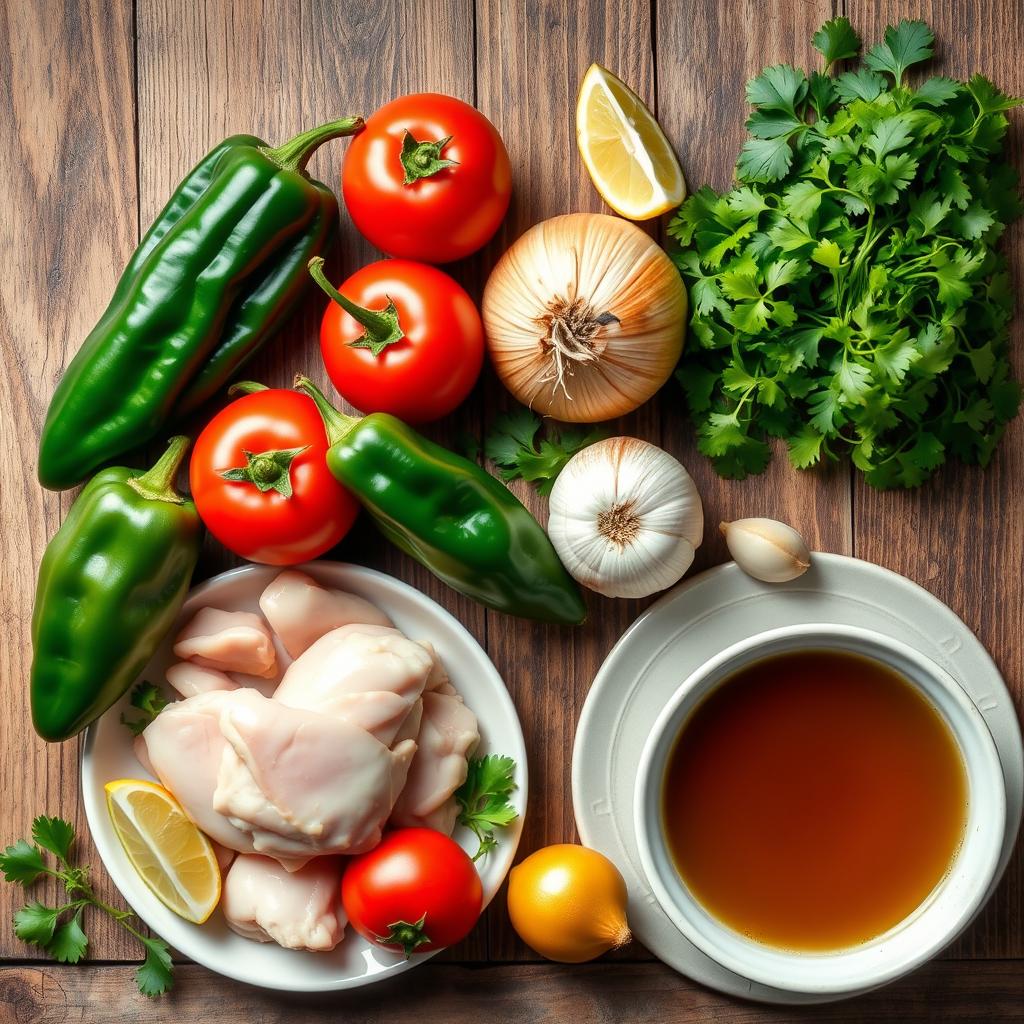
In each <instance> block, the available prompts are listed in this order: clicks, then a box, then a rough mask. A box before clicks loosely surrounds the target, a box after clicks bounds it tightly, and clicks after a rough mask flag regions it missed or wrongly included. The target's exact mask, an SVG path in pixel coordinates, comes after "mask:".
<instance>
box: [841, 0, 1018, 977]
mask: <svg viewBox="0 0 1024 1024" xmlns="http://www.w3.org/2000/svg"><path fill="white" fill-rule="evenodd" d="M846 13H847V15H848V16H849V18H850V19H851V21H852V22H853V24H854V26H855V27H856V28H857V30H858V31H859V32H860V33H861V35H862V36H863V38H864V41H865V46H870V45H873V44H874V42H875V41H876V40H879V39H880V38H881V37H882V33H883V31H884V28H885V26H886V25H889V24H895V23H896V22H898V21H899V20H900V19H901V18H923V19H924V20H925V21H926V22H928V24H929V25H930V26H931V28H932V30H933V31H934V33H935V36H936V40H937V46H936V60H935V61H933V62H932V64H931V65H929V67H928V70H927V72H926V74H946V75H951V76H953V77H955V78H961V79H964V78H969V77H970V76H971V75H973V74H974V73H975V72H977V71H979V70H980V71H983V72H984V74H985V75H987V76H988V77H989V78H991V79H992V80H993V81H994V82H995V83H996V84H997V85H998V86H999V87H1000V88H1001V89H1002V90H1003V91H1004V92H1007V93H1009V94H1010V95H1013V96H1022V95H1024V66H1022V64H1021V60H1020V54H1019V52H1017V48H1016V46H1007V45H1006V44H1007V41H1008V40H1011V39H1012V40H1016V41H1019V40H1021V39H1022V38H1024V5H1022V4H1020V3H999V2H994V0H960V2H958V3H956V4H952V3H937V2H923V3H893V2H886V3H875V2H873V0H872V2H850V0H847V4H846ZM1010 121H1011V128H1010V133H1009V156H1010V161H1011V163H1013V164H1014V166H1016V167H1018V168H1020V167H1022V166H1024V118H1022V117H1021V112H1020V110H1015V111H1012V112H1011V113H1010ZM1004 244H1005V247H1006V250H1007V252H1008V254H1009V260H1010V267H1011V270H1012V273H1013V274H1014V280H1015V284H1016V286H1017V288H1018V294H1019V289H1020V287H1021V284H1022V282H1024V276H1022V257H1024V230H1022V224H1021V222H1020V221H1018V222H1017V223H1016V224H1015V225H1013V226H1012V227H1011V229H1010V230H1009V231H1008V232H1007V235H1006V240H1005V243H1004ZM1012 331H1013V334H1012V351H1013V355H1014V360H1015V363H1016V370H1017V376H1018V379H1019V378H1020V376H1021V374H1022V372H1024V360H1022V358H1021V353H1020V345H1021V341H1022V339H1024V329H1022V324H1021V320H1020V317H1019V315H1018V317H1017V319H1016V320H1015V322H1014V325H1013V328H1012ZM1022 494H1024V419H1021V418H1020V417H1018V418H1017V419H1016V420H1014V421H1013V422H1012V423H1011V424H1010V426H1009V429H1008V430H1007V432H1006V437H1005V438H1004V440H1003V442H1002V444H1001V445H1000V446H999V449H998V451H997V452H996V455H995V457H994V458H993V460H992V463H991V465H989V466H988V467H987V468H985V469H981V468H978V467H966V466H963V465H961V464H960V463H952V464H950V465H947V466H945V467H943V469H941V470H940V471H939V472H938V473H937V474H936V475H935V476H934V477H933V479H932V480H930V481H929V482H928V483H927V484H926V485H925V486H924V487H922V488H920V489H918V490H914V491H882V492H880V491H876V490H874V489H873V488H871V487H868V486H866V485H865V484H864V483H863V482H861V481H860V480H858V481H857V484H856V489H855V492H854V511H855V536H854V550H855V553H856V555H857V556H858V557H859V558H864V559H867V560H868V561H869V562H877V563H879V564H881V565H884V566H887V567H888V568H890V569H894V570H896V572H899V573H902V574H903V575H905V576H909V577H910V578H911V579H912V580H915V581H916V582H918V583H920V584H921V585H922V586H924V587H926V588H927V589H928V590H930V591H931V592H932V593H933V594H935V595H936V597H938V598H939V599H940V600H942V601H945V602H946V604H948V605H949V606H950V607H951V608H952V609H953V610H954V611H955V612H957V614H959V615H960V616H961V617H962V618H963V620H964V621H965V622H966V623H967V626H968V627H969V628H970V629H971V630H973V631H974V632H975V633H976V634H977V635H978V637H979V638H980V639H981V641H982V643H983V644H985V646H986V647H987V648H988V650H989V651H990V652H991V653H992V655H993V657H994V658H995V660H996V662H997V664H998V665H999V667H1000V669H1001V670H1002V672H1003V674H1004V676H1005V677H1006V681H1007V683H1008V684H1009V687H1010V690H1011V692H1012V694H1013V696H1014V699H1015V701H1016V707H1017V711H1018V715H1019V714H1020V709H1021V707H1022V706H1024V644H1022V639H1024V578H1022V575H1021V566H1024V519H1022V517H1021V515H1020V507H1021V506H1020V502H1021V496H1022ZM953 955H963V956H990V957H1002V956H1014V957H1020V956H1024V857H1022V855H1021V846H1020V844H1019V843H1018V845H1017V849H1016V853H1015V856H1014V859H1013V861H1012V863H1011V865H1010V867H1009V869H1008V870H1007V873H1006V876H1005V878H1004V880H1003V883H1002V886H1001V888H1000V889H999V892H998V894H997V895H996V897H995V898H994V899H993V900H992V901H991V903H990V904H989V905H988V907H987V908H986V909H985V911H984V912H983V913H982V915H981V917H980V918H979V919H978V921H976V922H975V924H974V925H973V926H972V927H971V928H970V930H969V931H968V932H967V934H966V935H965V936H964V937H963V938H962V939H961V940H960V942H959V943H958V944H957V946H956V947H955V949H954V950H953Z"/></svg>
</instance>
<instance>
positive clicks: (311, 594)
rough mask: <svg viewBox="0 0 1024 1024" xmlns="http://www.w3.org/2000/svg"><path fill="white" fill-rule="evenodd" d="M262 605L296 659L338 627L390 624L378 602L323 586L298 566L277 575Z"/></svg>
mask: <svg viewBox="0 0 1024 1024" xmlns="http://www.w3.org/2000/svg"><path fill="white" fill-rule="evenodd" d="M260 608H261V610H262V611H263V614H264V615H265V616H266V617H267V622H269V623H270V626H271V628H272V629H273V630H274V632H275V633H276V634H277V635H278V636H279V637H280V638H281V643H283V644H284V649H285V650H286V651H287V652H288V653H289V654H290V655H291V656H292V657H293V658H297V657H298V656H299V655H300V654H302V653H303V652H304V651H305V650H306V649H307V648H308V647H310V646H311V645H312V643H313V641H314V640H317V639H318V638H319V637H322V636H323V635H324V634H325V633H329V632H330V631H331V630H332V629H337V628H338V626H345V625H348V624H349V623H351V622H358V623H368V624H373V625H378V626H390V625H391V620H390V619H389V618H388V617H387V616H386V615H385V614H384V613H383V612H382V611H381V610H380V609H379V608H378V607H377V606H376V605H372V604H370V602H369V601H364V600H363V598H361V597H357V596H356V595H355V594H349V593H347V592H346V591H344V590H328V589H327V588H326V587H321V586H320V584H319V583H317V582H316V580H314V579H312V578H311V577H309V576H307V575H306V574H305V573H304V572H297V571H296V570H295V569H286V570H285V571H284V572H283V573H281V574H280V575H279V576H277V577H275V579H274V581H273V582H272V583H271V584H270V585H269V586H268V587H267V589H266V590H264V591H263V593H262V595H261V596H260Z"/></svg>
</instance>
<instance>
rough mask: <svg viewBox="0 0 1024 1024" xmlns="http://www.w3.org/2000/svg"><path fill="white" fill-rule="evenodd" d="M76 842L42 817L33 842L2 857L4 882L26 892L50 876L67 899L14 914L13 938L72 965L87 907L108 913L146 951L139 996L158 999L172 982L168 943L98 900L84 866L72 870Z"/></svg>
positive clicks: (82, 939) (81, 948)
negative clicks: (49, 860) (49, 858)
mask: <svg viewBox="0 0 1024 1024" xmlns="http://www.w3.org/2000/svg"><path fill="white" fill-rule="evenodd" d="M74 841H75V833H74V829H73V828H72V827H71V825H70V824H69V823H68V822H66V821H64V820H63V819H62V818H49V817H46V816H45V815H40V816H39V817H38V818H36V819H35V821H33V822H32V843H29V842H28V841H27V840H25V839H19V840H18V841H17V842H16V843H14V844H13V845H12V846H8V847H7V849H6V850H4V852H3V853H2V854H0V871H2V872H3V875H4V878H5V879H6V880H7V881H8V882H16V883H17V884H18V885H21V886H23V887H25V888H27V887H28V886H30V885H32V884H33V883H34V882H36V881H38V879H40V878H42V877H43V876H44V875H49V876H50V877H51V878H56V879H57V880H58V881H59V882H61V883H62V884H63V886H64V892H65V895H66V896H67V897H68V901H67V902H66V903H63V904H61V905H59V906H56V907H48V906H46V905H45V904H44V903H41V902H39V901H38V900H32V901H31V902H29V903H27V904H26V905H25V906H24V907H22V908H21V910H19V911H18V912H17V913H16V914H15V915H14V934H15V935H17V936H18V938H19V939H21V940H22V941H24V942H30V943H32V944H33V945H36V946H39V947H40V948H41V949H43V950H45V951H46V952H47V953H49V955H50V956H51V957H53V959H54V960H58V961H60V962H61V963H65V964H76V963H78V961H79V960H81V959H82V957H84V956H85V953H86V950H87V949H88V946H89V939H88V937H87V936H86V934H85V931H84V930H83V929H82V914H83V912H84V911H85V908H86V907H95V908H97V909H98V910H102V911H103V912H104V913H106V914H109V915H110V916H111V917H112V918H113V919H114V920H115V921H117V923H118V924H120V925H121V926H122V927H123V928H125V929H126V930H127V931H129V932H131V934H132V935H134V936H135V938H137V939H138V940H139V942H141V943H142V945H143V946H144V947H145V950H146V959H145V961H144V962H143V964H142V965H141V966H140V967H139V969H138V970H137V971H136V972H135V981H136V983H137V984H138V986H139V991H140V992H141V993H142V994H143V995H145V996H158V995H162V994H163V993H164V992H166V991H167V990H168V989H169V988H170V987H171V985H172V984H173V981H174V979H173V971H174V968H173V966H172V965H171V954H170V950H169V948H168V946H167V943H166V942H164V941H163V940H162V939H158V938H156V937H153V938H150V937H149V936H147V935H143V934H142V932H140V931H139V930H138V929H137V928H135V926H134V925H133V924H132V923H131V921H132V920H133V918H134V915H133V914H132V912H131V911H130V910H118V909H117V908H116V907H112V906H110V905H109V904H107V903H104V902H103V901H102V900H100V899H99V898H98V897H97V896H96V893H95V892H94V891H93V888H92V884H91V882H90V881H89V868H88V866H86V865H82V866H75V865H73V864H71V862H70V857H71V847H72V846H73V845H74ZM44 850H46V851H48V852H50V853H52V854H53V855H54V856H55V857H56V859H57V864H56V867H51V866H50V865H49V864H48V863H47V861H46V858H45V856H44V853H43V851H44Z"/></svg>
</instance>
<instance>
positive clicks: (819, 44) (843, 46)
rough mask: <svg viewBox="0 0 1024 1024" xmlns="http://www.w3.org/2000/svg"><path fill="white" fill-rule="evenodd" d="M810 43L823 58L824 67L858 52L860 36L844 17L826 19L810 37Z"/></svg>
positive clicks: (853, 55)
mask: <svg viewBox="0 0 1024 1024" xmlns="http://www.w3.org/2000/svg"><path fill="white" fill-rule="evenodd" d="M811 45H812V46H813V47H814V48H815V49H816V50H817V51H818V52H819V53H820V54H821V55H822V56H823V57H824V58H825V67H826V68H828V67H830V66H831V65H832V64H835V62H836V61H837V60H846V58H848V57H856V56H857V54H858V53H860V36H858V35H857V33H856V32H855V31H854V30H853V26H852V25H851V24H850V22H849V19H847V18H844V17H839V18H833V19H832V20H831V21H826V22H825V24H824V25H822V26H821V28H819V29H818V31H817V32H815V33H814V35H813V36H812V37H811Z"/></svg>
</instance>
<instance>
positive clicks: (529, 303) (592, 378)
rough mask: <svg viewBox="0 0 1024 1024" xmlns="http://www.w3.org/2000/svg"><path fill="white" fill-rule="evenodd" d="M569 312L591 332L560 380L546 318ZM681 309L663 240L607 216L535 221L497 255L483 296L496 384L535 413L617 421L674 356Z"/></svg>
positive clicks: (664, 374)
mask: <svg viewBox="0 0 1024 1024" xmlns="http://www.w3.org/2000/svg"><path fill="white" fill-rule="evenodd" d="M565 311H570V312H569V319H573V318H575V322H576V323H589V324H590V325H591V327H592V329H593V333H592V334H590V336H589V337H587V338H586V339H585V347H586V349H588V350H589V352H590V355H589V356H587V360H588V361H574V360H572V359H566V360H564V362H565V365H566V370H565V373H564V377H563V379H562V381H561V383H559V381H558V380H557V379H552V378H553V376H554V375H555V374H554V371H555V369H556V367H555V363H556V360H555V357H554V355H553V345H552V343H551V341H550V336H551V333H552V326H551V321H552V318H553V316H559V315H562V314H563V313H564V312H565ZM686 315H687V299H686V289H685V288H684V286H683V283H682V279H681V277H680V276H679V273H678V271H677V270H676V268H675V266H674V265H673V263H672V261H671V260H670V259H669V258H668V256H667V255H666V254H665V252H664V251H663V250H662V249H661V247H660V246H659V245H657V243H656V242H654V241H653V239H651V238H650V237H649V236H648V235H646V234H644V232H643V231H641V230H640V229H639V228H638V227H636V226H635V225H633V224H630V223H629V222H628V221H625V220H622V219H620V218H618V217H609V216H607V215H605V214H592V213H571V214H566V215H564V216H560V217H552V218H551V219H550V220H546V221H543V222H542V223H540V224H537V225H535V226H534V227H532V228H531V229H530V230H529V231H527V232H526V233H525V234H524V235H523V236H522V237H521V238H520V239H519V240H518V241H517V242H515V244H514V245H513V246H512V247H511V248H510V249H509V250H508V251H507V252H506V253H505V255H504V256H503V257H502V258H501V260H499V262H498V264H497V266H496V267H495V268H494V270H493V272H492V273H491V276H490V278H489V280H488V282H487V286H486V288H485V289H484V298H483V321H484V329H485V332H486V335H487V345H488V349H489V351H490V354H491V360H492V362H493V364H494V368H495V370H496V372H497V374H498V376H499V377H500V378H501V381H502V383H503V384H504V385H505V387H507V388H508V390H509V391H511V392H512V394H513V395H514V396H515V397H516V398H517V399H518V400H519V401H520V402H522V403H523V404H524V405H527V406H529V407H530V408H531V409H533V410H534V411H535V412H538V413H540V414H541V415H544V416H553V417H554V418H555V419H558V420H562V421H564V422H570V423H597V422H600V421H602V420H607V419H613V418H615V417H616V416H621V415H623V414H625V413H628V412H631V411H632V410H633V409H636V408H637V407H638V406H640V405H642V404H643V403H644V402H645V401H647V399H649V398H650V397H651V396H652V395H653V394H654V393H655V392H656V391H657V390H658V389H659V388H660V387H661V386H662V385H663V384H664V383H665V381H666V380H668V378H669V376H670V375H671V373H672V371H673V369H674V368H675V366H676V363H677V362H678V361H679V356H680V355H681V353H682V350H683V339H684V335H685V330H686ZM599 318H600V319H601V320H603V321H604V322H603V323H600V324H596V321H597V319H599ZM584 333H587V331H584Z"/></svg>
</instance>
